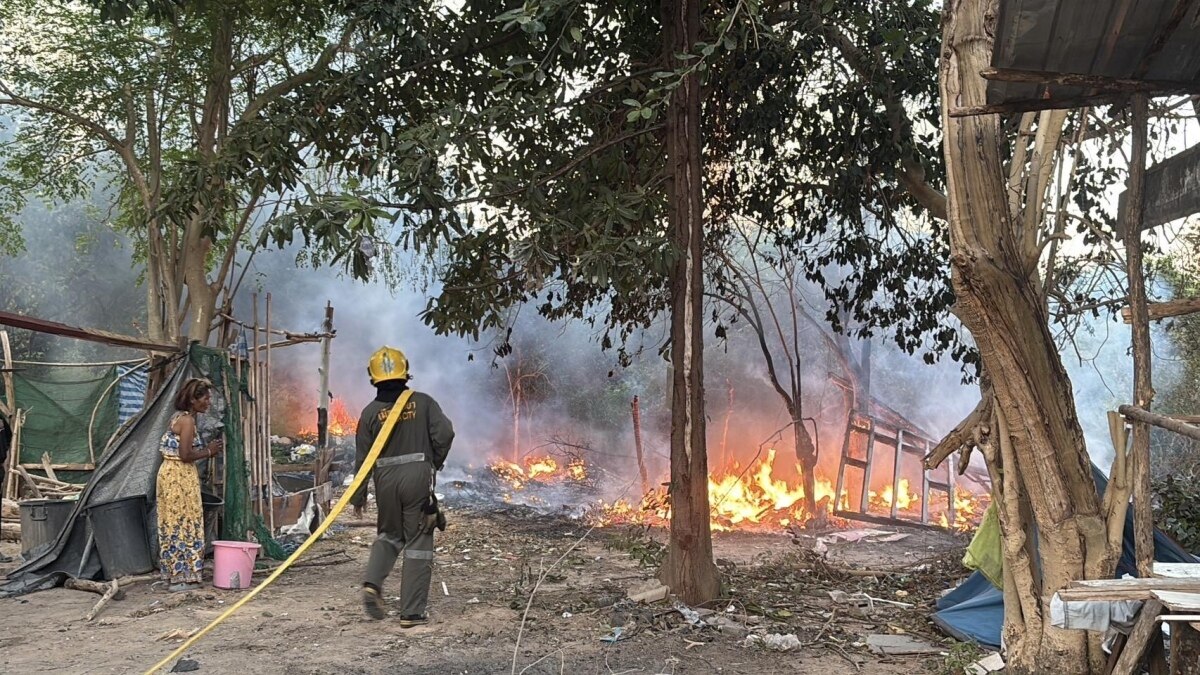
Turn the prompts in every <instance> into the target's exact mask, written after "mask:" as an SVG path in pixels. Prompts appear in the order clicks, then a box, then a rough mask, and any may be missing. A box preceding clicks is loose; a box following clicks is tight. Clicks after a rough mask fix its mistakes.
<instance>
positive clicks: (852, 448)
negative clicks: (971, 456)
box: [833, 411, 956, 527]
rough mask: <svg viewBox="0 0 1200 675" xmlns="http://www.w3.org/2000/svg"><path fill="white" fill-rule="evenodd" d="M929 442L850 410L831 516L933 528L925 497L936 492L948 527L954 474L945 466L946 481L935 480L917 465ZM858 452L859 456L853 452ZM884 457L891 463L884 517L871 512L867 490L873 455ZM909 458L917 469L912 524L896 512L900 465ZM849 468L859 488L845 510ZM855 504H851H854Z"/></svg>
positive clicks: (952, 508) (951, 520)
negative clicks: (917, 499)
mask: <svg viewBox="0 0 1200 675" xmlns="http://www.w3.org/2000/svg"><path fill="white" fill-rule="evenodd" d="M933 445H934V443H933V441H931V440H930V439H929V438H927V437H925V436H924V435H922V434H919V433H916V432H915V431H913V430H911V429H909V430H906V429H904V428H902V427H900V426H897V425H892V424H888V423H887V422H885V421H883V420H881V419H879V418H877V417H875V416H872V415H864V414H862V413H860V412H856V411H851V412H850V417H849V419H848V420H847V422H846V435H845V437H844V440H843V442H842V455H841V459H840V461H839V463H838V476H837V487H836V488H835V490H834V495H835V500H836V501H835V509H834V511H833V515H835V516H837V517H839V518H848V519H850V520H860V521H864V522H869V523H878V524H883V525H890V524H896V523H904V524H908V525H924V526H929V527H937V525H936V524H934V523H932V522H931V521H930V512H929V495H930V493H931V492H940V493H943V494H944V495H945V496H946V511H945V515H946V519H947V522H948V523H949V524H951V525H953V524H954V521H955V516H956V514H955V504H954V492H955V477H956V476H955V472H954V469H953V468H952V466H951V465H950V464H947V465H946V467H945V471H946V479H945V480H937V479H936V478H935V477H934V475H933V471H932V470H930V469H927V468H925V467H924V466H921V464H922V460H923V459H924V458H925V456H926V455H928V454H929V450H930V448H932V447H933ZM860 448H861V450H862V453H861V456H859V453H858V452H857V450H858V449H860ZM877 452H879V453H880V454H887V455H890V457H891V462H892V495H893V497H892V503H891V508H890V510H889V512H888V513H887V515H882V514H877V513H871V503H870V490H871V477H872V474H873V473H874V471H875V466H876V461H877V459H876V453H877ZM906 457H908V458H913V460H914V465H915V466H920V467H921V519H920V521H913V520H911V519H909V518H904V517H902V514H901V512H900V500H899V498H898V495H899V494H900V485H901V480H902V478H903V473H904V472H903V470H902V466H903V464H904V460H905V458H906ZM847 469H853V470H856V471H860V472H862V485H861V488H860V489H859V494H858V499H857V500H854V501H850V500H848V501H847V503H846V507H847V508H841V504H842V499H843V495H846V470H847ZM855 501H856V502H857V504H855V503H854V502H855Z"/></svg>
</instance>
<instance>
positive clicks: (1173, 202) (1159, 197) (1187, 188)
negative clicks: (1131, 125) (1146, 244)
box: [1117, 145, 1200, 230]
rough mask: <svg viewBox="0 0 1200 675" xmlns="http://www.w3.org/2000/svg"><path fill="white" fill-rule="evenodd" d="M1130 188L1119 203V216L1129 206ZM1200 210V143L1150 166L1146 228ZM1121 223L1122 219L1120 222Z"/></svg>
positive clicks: (1143, 225)
mask: <svg viewBox="0 0 1200 675" xmlns="http://www.w3.org/2000/svg"><path fill="white" fill-rule="evenodd" d="M1128 192H1129V191H1128V190H1126V191H1124V192H1122V193H1121V196H1120V198H1119V200H1118V202H1117V217H1118V218H1123V217H1124V213H1125V210H1126V209H1127V208H1128V201H1129V196H1128ZM1198 211H1200V145H1194V146H1192V147H1190V148H1188V149H1187V150H1184V151H1183V152H1180V153H1178V154H1175V155H1172V156H1170V157H1168V158H1166V159H1164V160H1163V161H1161V162H1159V163H1158V164H1155V165H1154V166H1152V167H1150V168H1149V169H1146V211H1145V214H1144V215H1143V220H1142V229H1143V230H1146V229H1149V228H1151V227H1156V226H1158V225H1162V224H1163V223H1169V222H1171V221H1172V220H1178V219H1179V218H1183V217H1185V216H1190V215H1191V214H1193V213H1196V212H1198ZM1118 222H1120V221H1118Z"/></svg>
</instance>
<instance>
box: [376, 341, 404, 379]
mask: <svg viewBox="0 0 1200 675" xmlns="http://www.w3.org/2000/svg"><path fill="white" fill-rule="evenodd" d="M367 373H368V374H369V375H370V376H371V384H379V383H380V382H384V381H386V380H407V379H408V358H407V357H405V356H404V352H402V351H400V350H399V349H396V348H395V347H388V346H386V345H385V346H383V347H380V348H379V350H378V351H376V352H375V353H374V354H372V355H371V360H370V361H368V362H367Z"/></svg>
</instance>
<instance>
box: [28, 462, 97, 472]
mask: <svg viewBox="0 0 1200 675" xmlns="http://www.w3.org/2000/svg"><path fill="white" fill-rule="evenodd" d="M21 466H23V467H25V468H26V469H40V470H43V471H44V470H45V468H46V465H45V464H31V463H28V462H24V463H22V464H21ZM50 468H51V469H54V470H55V471H95V470H96V465H95V464H87V463H85V464H51V465H50Z"/></svg>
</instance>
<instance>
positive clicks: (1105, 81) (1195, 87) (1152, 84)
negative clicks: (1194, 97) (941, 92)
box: [979, 68, 1200, 94]
mask: <svg viewBox="0 0 1200 675" xmlns="http://www.w3.org/2000/svg"><path fill="white" fill-rule="evenodd" d="M979 74H980V75H981V76H982V77H983V78H984V79H987V80H1000V81H1002V82H1029V83H1036V84H1057V85H1061V86H1065V87H1081V88H1083V89H1089V90H1092V92H1093V93H1100V92H1129V93H1132V92H1145V93H1151V92H1153V93H1155V94H1157V93H1158V92H1171V93H1180V94H1200V82H1174V81H1158V80H1141V79H1130V78H1122V77H1106V76H1104V75H1090V74H1082V73H1057V72H1047V71H1041V70H1021V69H1017V68H984V69H983V70H982V71H981V72H980V73H979Z"/></svg>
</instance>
